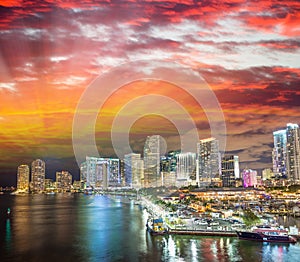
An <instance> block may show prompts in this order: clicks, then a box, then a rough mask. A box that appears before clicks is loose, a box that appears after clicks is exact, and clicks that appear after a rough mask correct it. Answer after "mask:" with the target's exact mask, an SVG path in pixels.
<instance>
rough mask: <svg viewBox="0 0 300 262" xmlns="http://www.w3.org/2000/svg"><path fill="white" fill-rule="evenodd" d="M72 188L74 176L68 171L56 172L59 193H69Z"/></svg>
mask: <svg viewBox="0 0 300 262" xmlns="http://www.w3.org/2000/svg"><path fill="white" fill-rule="evenodd" d="M71 187H72V175H71V174H70V173H69V172H68V171H61V172H56V188H57V191H58V192H69V191H71Z"/></svg>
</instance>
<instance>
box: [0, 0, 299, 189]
mask: <svg viewBox="0 0 300 262" xmlns="http://www.w3.org/2000/svg"><path fill="white" fill-rule="evenodd" d="M299 61H300V3H299V1H296V0H295V1H268V0H266V1H242V0H234V1H197V0H194V1H192V0H181V1H180V0H179V1H172V0H168V1H167V0H165V1H164V0H160V1H156V0H154V1H147V0H144V1H132V0H128V1H125V0H124V1H122V0H115V1H113V0H107V1H92V0H82V1H80V3H79V1H75V0H73V1H72V0H69V1H60V0H57V1H53V0H48V1H42V0H41V1H21V0H8V1H0V71H1V74H0V156H1V157H0V185H11V184H15V183H16V173H17V167H18V165H21V164H30V163H31V162H32V161H33V160H34V159H36V158H41V159H43V160H45V161H46V167H47V176H48V177H51V178H54V176H55V171H59V170H69V171H71V173H72V174H73V175H74V178H75V179H78V173H79V172H78V166H77V165H78V163H79V162H80V161H83V158H84V154H89V153H90V152H89V147H88V145H89V144H91V143H92V144H93V143H94V144H95V146H94V148H96V149H97V150H98V154H99V155H100V156H103V157H113V156H116V155H118V153H116V152H115V151H116V150H115V149H116V148H117V147H122V146H123V144H122V143H121V144H122V145H120V142H118V141H119V140H118V141H117V142H114V137H117V138H118V137H122V138H124V137H126V139H127V140H126V141H125V142H127V141H128V143H129V144H130V146H131V149H132V151H133V152H137V153H139V152H141V150H142V148H143V144H144V141H145V139H146V136H147V135H155V134H159V135H161V136H162V137H163V138H164V139H165V141H166V144H167V150H175V149H178V148H180V147H181V146H182V145H181V141H182V140H181V139H182V135H184V134H185V135H186V134H189V132H190V133H191V136H192V135H195V132H192V129H190V128H188V127H190V124H193V125H194V127H195V128H196V130H197V131H196V133H197V135H198V137H199V139H203V138H207V137H210V136H214V135H216V136H217V137H218V136H220V137H223V140H224V139H226V145H225V142H224V141H223V142H224V143H223V142H222V146H223V147H224V151H225V152H226V153H229V154H231V153H234V154H237V155H238V156H239V158H240V166H241V168H246V167H247V168H252V169H257V170H261V169H263V168H271V167H272V159H271V155H272V145H273V137H272V132H273V131H275V130H278V129H282V128H285V126H286V124H287V123H298V124H300V120H299V119H300V110H299V106H300V78H299V76H300V63H299ZM181 69H182V70H181ZM195 75H196V77H197V79H200V78H201V80H199V85H198V86H197V85H196V84H195V81H194V82H193V81H192V80H191V83H189V79H188V76H191V79H192V78H193V77H195ZM147 78H148V79H147ZM182 79H183V81H181V80H182ZM125 80H126V81H127V82H126V81H125ZM200 89H201V90H204V89H205V90H206V91H207V92H208V93H209V97H210V98H208V96H207V97H206V96H204V95H203V96H202V99H199V98H200V97H197V96H196V97H195V95H193V94H192V92H194V91H199V90H200ZM91 90H92V91H91ZM87 96H88V98H87V99H86V97H87ZM200 96H201V95H200ZM156 98H157V100H156ZM199 101H200V102H199ZM211 101H214V102H217V103H214V105H215V106H212V104H211V106H209V103H210V102H211ZM83 103H86V107H81V105H83ZM99 105H100V107H99ZM216 105H217V106H216ZM141 112H142V113H141ZM79 115H80V117H78V116H79ZM77 117H78V118H77ZM93 117H94V118H95V119H94V120H93V121H94V122H93V121H92V120H91V119H92V118H93ZM116 119H117V120H116ZM120 119H123V120H122V121H121V120H120ZM187 119H189V120H187ZM76 121H77V122H76ZM224 126H226V128H225V129H224ZM74 127H75V128H77V129H76V130H75V131H74ZM123 127H124V128H125V129H122V128H123ZM185 127H186V128H185ZM216 130H219V131H220V132H219V133H218V131H216ZM216 132H217V133H218V134H216ZM74 133H75V134H74ZM183 133H184V134H183ZM91 135H92V136H93V141H92V142H91V141H89V139H90V137H91ZM122 135H125V136H122ZM72 137H73V140H72ZM74 137H75V140H76V138H78V137H79V140H80V143H79V145H77V147H76V146H75V149H74ZM75 142H76V143H77V142H78V141H75ZM76 148H77V149H76ZM78 148H79V151H81V152H80V153H78V152H77V153H76V152H74V151H76V150H78ZM125 153H126V152H125ZM118 156H119V155H118Z"/></svg>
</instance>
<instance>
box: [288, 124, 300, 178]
mask: <svg viewBox="0 0 300 262" xmlns="http://www.w3.org/2000/svg"><path fill="white" fill-rule="evenodd" d="M286 136H287V141H286V142H287V144H286V147H287V150H286V153H287V154H286V155H287V176H288V178H289V179H291V180H292V181H296V180H300V132H299V126H298V125H297V124H287V129H286Z"/></svg>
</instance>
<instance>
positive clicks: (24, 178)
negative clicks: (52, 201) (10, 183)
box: [17, 165, 29, 192]
mask: <svg viewBox="0 0 300 262" xmlns="http://www.w3.org/2000/svg"><path fill="white" fill-rule="evenodd" d="M17 176H18V177H17V188H18V191H23V192H28V191H29V166H28V165H20V166H19V167H18V175H17Z"/></svg>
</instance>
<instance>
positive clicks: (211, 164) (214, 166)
mask: <svg viewBox="0 0 300 262" xmlns="http://www.w3.org/2000/svg"><path fill="white" fill-rule="evenodd" d="M220 169H221V160H220V152H219V141H218V140H217V139H215V138H213V137H211V138H207V139H202V140H200V141H199V143H197V180H198V179H199V181H200V184H201V183H203V184H206V183H209V182H210V181H211V180H212V178H215V177H219V176H220ZM198 177H199V178H198ZM197 182H198V181H197Z"/></svg>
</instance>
